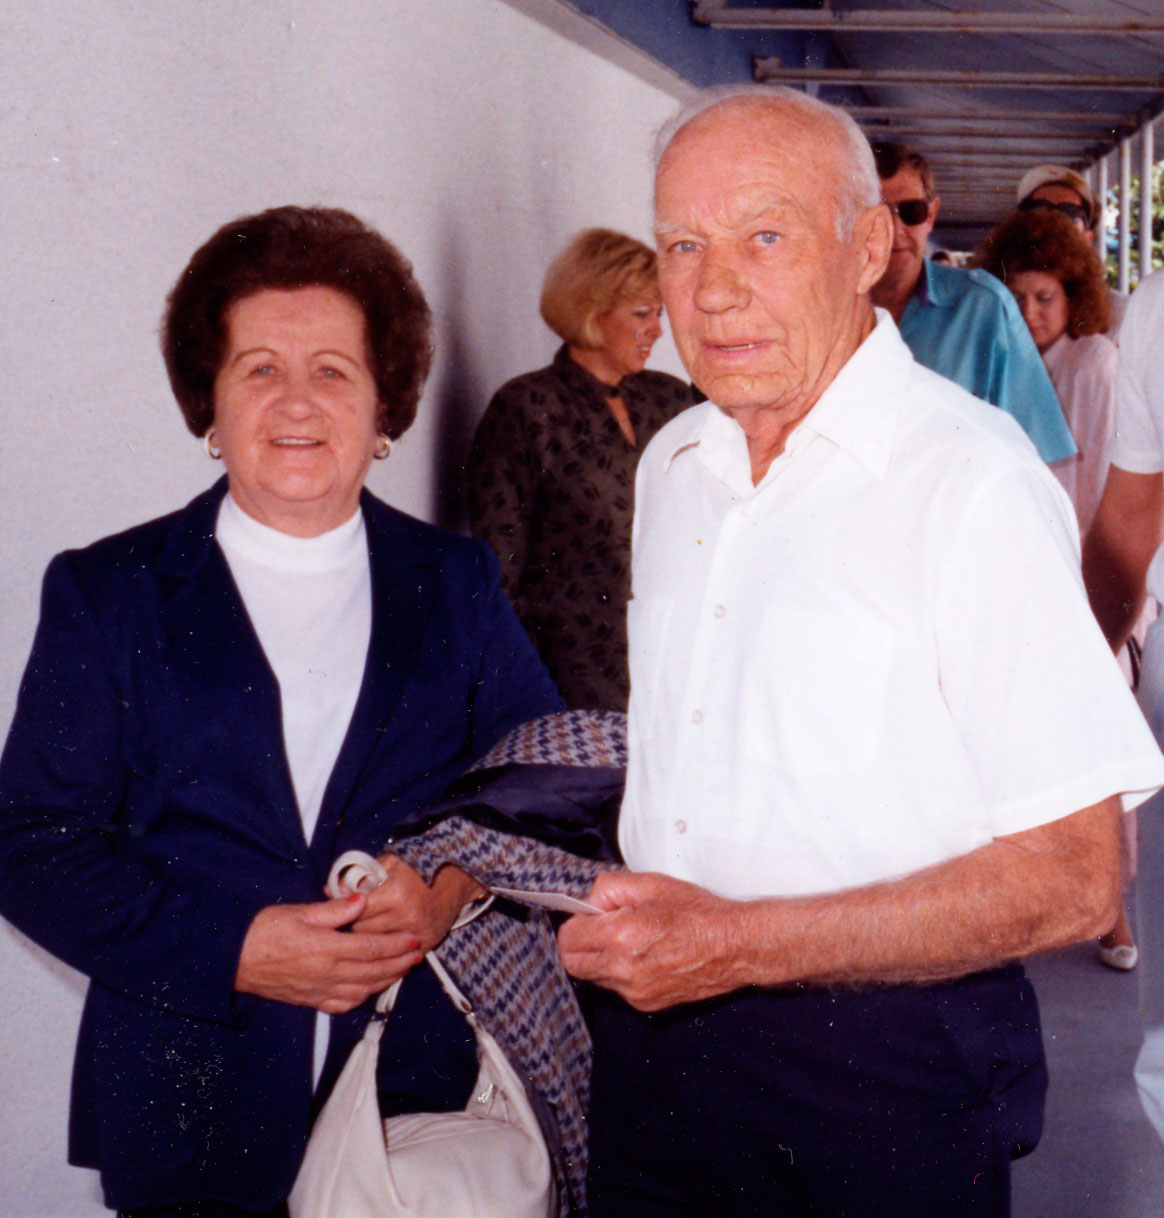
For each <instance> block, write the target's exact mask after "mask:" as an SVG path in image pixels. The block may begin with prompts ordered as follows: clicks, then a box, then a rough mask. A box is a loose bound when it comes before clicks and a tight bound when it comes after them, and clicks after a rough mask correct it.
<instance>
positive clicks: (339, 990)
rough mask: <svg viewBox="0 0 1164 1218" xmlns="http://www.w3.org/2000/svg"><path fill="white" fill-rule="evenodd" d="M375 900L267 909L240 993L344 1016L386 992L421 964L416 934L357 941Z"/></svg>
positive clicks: (248, 949)
mask: <svg viewBox="0 0 1164 1218" xmlns="http://www.w3.org/2000/svg"><path fill="white" fill-rule="evenodd" d="M368 900H369V899H368V897H366V896H363V895H361V894H356V895H354V896H350V897H341V898H340V899H338V900H334V901H320V902H318V903H316V904H312V905H268V906H267V908H266V909H261V910H260V911H259V912H258V913H257V914H256V915H255V919H254V921H253V922H252V923H251V925H250V929H249V930H248V931H247V935H246V938H245V939H244V940H243V946H242V952H241V953H240V954H239V962H238V972H237V973H236V974H235V982H234V988H235V989H236V990H238V991H239V992H240V993H242V994H257V995H258V996H259V997H260V998H271V999H274V1000H275V1001H277V1002H288V1003H291V1004H293V1005H295V1006H303V1007H314V1008H315V1009H316V1010H318V1011H324V1012H326V1013H327V1014H329V1015H339V1014H342V1013H343V1012H344V1011H350V1010H352V1008H353V1007H357V1006H359V1005H360V1003H361V1002H363V1001H364V999H366V998H367V997H369V995H371V994H378V993H379V992H380V991H381V990H384V989H387V987H388V986H389V985H391V984H392V982H393V981H395V980H396V979H397V978H399V977H403V976H404V974H405V973H407V972H408V971H409V969H411V968H412V967H413V966H414V965H416V964H418V963H419V962H420V960H421V958H422V957H421V940H420V938H419V937H418V936H417V935H416V934H415V933H414V932H412V931H410V930H395V931H389V932H388V933H380V934H362V935H353V934H347V933H345V932H344V930H343V928H344V927H347V926H351V925H352V924H353V923H355V922H356V920H357V919H358V918H360V917H361V916H362V915H363V914H364V912H365V910H366V907H367V905H368Z"/></svg>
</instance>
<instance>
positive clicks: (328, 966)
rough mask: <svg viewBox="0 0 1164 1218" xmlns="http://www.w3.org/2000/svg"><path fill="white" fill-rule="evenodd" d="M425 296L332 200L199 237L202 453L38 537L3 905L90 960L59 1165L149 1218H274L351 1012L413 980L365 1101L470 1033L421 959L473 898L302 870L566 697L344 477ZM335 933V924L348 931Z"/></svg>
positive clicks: (364, 463)
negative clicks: (156, 509) (166, 485)
mask: <svg viewBox="0 0 1164 1218" xmlns="http://www.w3.org/2000/svg"><path fill="white" fill-rule="evenodd" d="M429 328H430V322H429V311H428V307H427V305H426V304H425V301H424V297H423V296H422V294H421V292H420V289H419V288H418V287H417V285H416V283H415V281H414V280H413V277H412V274H411V271H410V269H409V267H408V264H407V263H406V262H405V261H404V259H403V258H402V257H401V256H400V254H399V253H398V252H397V251H396V250H395V249H394V248H393V246H391V245H390V244H389V243H388V242H387V241H385V240H384V238H383V237H381V236H380V235H379V234H378V233H376V232H374V231H372V230H371V229H369V228H367V227H366V226H365V225H363V224H362V223H361V222H360V221H359V220H357V219H356V218H355V217H354V216H351V215H349V214H348V213H346V212H342V211H333V210H303V209H299V208H292V207H284V208H278V209H275V210H272V211H268V212H264V213H262V214H260V215H255V216H248V217H244V218H242V219H240V220H237V221H235V222H233V223H231V224H228V225H226V226H225V227H223V228H222V229H220V230H219V231H218V232H217V233H216V234H215V235H214V236H213V237H212V238H211V239H210V240H209V241H208V242H207V243H206V244H205V245H204V246H203V247H202V248H201V249H200V250H198V252H197V253H196V254H195V255H194V257H193V259H192V260H191V262H190V264H189V266H188V267H187V268H186V269H185V270H184V271H183V273H182V275H181V276H180V277H179V279H178V282H177V284H176V286H175V288H174V290H173V292H172V293H171V296H170V299H169V305H168V309H167V312H166V315H165V320H164V327H163V336H162V342H163V348H164V354H165V358H166V365H167V369H168V371H169V375H170V381H171V384H172V386H173V389H174V393H175V395H176V397H177V399H178V403H179V405H180V407H181V410H182V413H183V415H184V417H185V419H186V423H187V425H188V427H189V428H190V430H191V431H192V432H193V433H194V434H195V435H196V436H200V437H203V439H204V441H205V446H206V451H207V453H208V454H209V456H210V457H211V458H213V459H214V460H215V461H221V462H222V464H223V467H224V469H225V472H226V476H225V477H224V478H222V479H220V480H219V481H218V482H217V483H216V484H215V485H214V486H212V487H211V488H210V489H209V490H208V491H206V492H205V493H203V494H201V495H199V496H198V497H197V498H196V499H195V500H194V501H193V502H191V503H190V504H188V505H187V506H186V507H185V508H182V509H181V510H179V511H177V512H174V513H172V514H171V515H168V516H164V517H162V518H161V519H159V520H154V521H151V522H150V523H148V524H143V525H140V526H138V527H137V528H133V529H130V530H129V531H128V532H126V533H122V534H120V535H118V536H115V537H109V538H106V539H105V540H103V541H99V542H97V543H96V544H94V545H92V546H89V547H88V548H87V549H83V550H76V551H70V552H67V553H64V554H61V555H59V556H58V557H57V558H55V559H54V560H53V562H52V563H51V565H50V566H49V569H48V573H47V575H46V577H45V584H44V597H43V602H42V610H41V619H40V625H39V628H38V631H37V635H36V639H35V642H34V645H33V652H32V658H31V660H30V661H29V665H28V669H27V672H26V675H25V679H24V683H23V685H22V688H21V692H20V697H19V702H18V705H17V710H16V716H15V720H14V723H13V726H12V729H11V733H10V736H9V738H8V743H7V746H6V748H5V751H4V755H3V759H2V761H0V911H2V912H3V913H4V915H5V916H6V917H8V918H9V919H10V920H11V921H12V922H13V923H14V924H15V925H16V926H18V927H19V928H20V929H22V930H23V931H24V932H25V933H26V934H28V935H29V936H31V937H32V938H33V939H35V940H36V941H37V942H38V943H40V944H41V945H43V946H44V947H45V948H47V949H48V950H49V951H51V952H53V953H54V954H55V955H57V956H59V957H60V958H61V959H62V960H65V961H66V962H68V963H69V964H70V965H72V966H73V967H75V968H77V969H80V970H81V971H82V972H84V973H86V974H88V976H89V977H90V979H91V980H90V986H89V992H88V996H87V999H86V1004H85V1012H84V1016H83V1020H82V1024H81V1030H80V1037H79V1043H78V1047H77V1054H76V1066H75V1077H74V1084H73V1106H72V1117H71V1130H70V1135H71V1140H70V1159H71V1161H72V1162H73V1163H76V1164H80V1165H84V1166H91V1167H97V1168H99V1169H100V1171H101V1176H102V1183H103V1186H104V1190H105V1198H106V1201H107V1203H108V1204H109V1205H110V1206H112V1207H115V1208H117V1209H118V1210H120V1211H122V1212H123V1213H129V1214H135V1213H138V1212H139V1211H140V1212H142V1213H146V1214H149V1215H153V1216H160V1215H177V1214H181V1215H190V1216H193V1215H198V1216H199V1218H206V1216H210V1215H213V1216H215V1218H220V1216H225V1215H237V1214H255V1213H258V1214H270V1215H281V1214H283V1213H285V1206H284V1200H285V1198H286V1197H287V1195H288V1191H289V1190H290V1188H291V1185H292V1182H293V1180H294V1178H295V1175H296V1171H297V1169H298V1165H299V1162H300V1159H301V1156H302V1153H303V1147H304V1143H305V1139H306V1137H307V1133H308V1129H309V1126H310V1124H311V1119H312V1114H313V1111H314V1110H315V1109H316V1108H317V1107H318V1104H319V1103H320V1101H321V1100H322V1098H323V1095H324V1094H325V1093H326V1091H327V1089H328V1087H329V1085H330V1082H331V1080H333V1079H334V1077H335V1075H336V1073H337V1072H338V1069H339V1066H340V1065H341V1064H342V1061H343V1059H344V1057H345V1056H346V1054H347V1052H348V1050H349V1048H350V1046H351V1045H352V1044H353V1043H354V1040H355V1038H356V1036H357V1035H358V1031H359V1028H360V1026H361V1024H362V1022H365V1021H366V1012H364V1013H361V1012H359V1011H357V1010H355V1009H354V1008H357V1007H359V1006H360V1004H362V1003H364V1002H365V1000H366V999H367V998H368V997H369V996H370V995H372V994H375V993H377V992H378V991H381V990H383V989H384V988H385V986H386V985H388V984H389V983H390V982H391V981H393V980H394V979H396V978H397V977H400V976H402V975H405V974H408V976H407V978H406V980H405V982H404V985H403V988H402V990H401V994H400V997H399V999H398V1002H397V1006H396V1010H395V1012H394V1014H393V1018H392V1020H391V1021H390V1026H389V1031H388V1032H387V1033H386V1036H385V1046H386V1052H385V1053H384V1054H382V1057H381V1073H380V1079H379V1082H380V1096H381V1106H382V1108H383V1109H384V1111H385V1112H386V1113H389V1114H391V1113H393V1112H401V1111H428V1110H442V1109H446V1110H447V1109H455V1108H458V1107H460V1106H462V1105H463V1104H464V1103H465V1101H466V1098H467V1096H468V1094H469V1092H470V1090H471V1088H472V1086H473V1082H474V1080H475V1077H476V1054H475V1046H474V1040H473V1036H472V1033H471V1032H470V1031H469V1029H468V1028H467V1026H466V1025H465V1023H464V1020H463V1019H461V1017H460V1015H459V1013H458V1012H456V1011H455V1010H454V1008H453V1007H452V1005H451V1003H450V1002H449V1001H448V999H447V998H446V997H445V995H444V993H443V991H441V990H440V988H439V985H438V984H437V982H436V980H435V978H433V977H432V975H431V974H430V973H429V972H428V970H417V971H416V972H414V973H413V972H411V971H410V970H411V969H412V967H413V966H414V965H415V964H416V963H417V962H418V961H419V960H420V954H421V953H422V952H423V951H425V950H427V949H429V948H431V947H433V946H434V945H435V944H437V943H438V942H439V941H440V940H441V939H442V938H443V937H444V936H445V934H446V932H447V931H448V929H449V927H450V925H451V924H452V922H453V920H454V918H455V917H456V915H457V913H458V911H459V910H460V909H461V907H462V905H463V904H464V903H465V902H466V900H468V899H470V898H471V897H473V896H474V895H476V893H477V892H478V891H479V890H478V889H477V888H476V885H475V884H474V883H473V882H472V881H471V880H469V878H468V877H467V876H466V875H465V874H464V873H463V872H461V871H459V870H457V869H456V868H454V867H444V868H442V869H441V870H440V871H439V872H438V873H437V874H436V876H435V877H434V878H433V879H432V882H431V884H428V883H425V882H424V881H423V880H421V879H420V877H419V876H418V874H417V873H416V872H414V871H412V870H411V869H410V868H409V867H407V866H406V865H405V864H404V863H403V862H401V861H399V860H398V859H395V858H393V857H390V856H384V861H385V862H386V863H387V865H388V867H389V881H388V882H387V883H386V884H384V885H383V886H382V887H381V888H379V889H377V890H376V891H375V892H374V893H372V894H371V895H354V896H350V897H347V898H343V899H337V900H325V899H323V891H324V884H325V879H326V877H327V873H328V869H329V865H330V863H331V861H332V860H333V858H335V857H336V856H337V855H338V854H339V853H341V852H343V851H345V850H348V849H350V848H356V849H362V850H365V851H370V852H371V853H373V854H376V853H378V852H379V851H380V850H381V849H382V848H383V845H384V843H385V841H386V840H387V839H388V838H389V835H390V834H391V833H392V831H393V827H394V825H396V824H397V823H398V822H399V821H400V820H401V819H402V818H404V817H407V816H409V815H410V814H412V813H415V812H416V810H417V809H419V808H421V807H422V806H423V805H426V804H429V803H431V802H432V801H433V800H435V799H436V798H437V797H438V796H439V795H440V794H441V793H442V791H443V790H444V789H445V787H446V786H447V785H448V783H449V782H450V781H451V780H452V779H453V778H454V777H456V776H457V775H459V774H460V773H461V772H462V771H463V770H464V769H465V768H466V766H467V765H468V764H469V763H470V762H471V761H472V760H473V759H474V758H475V757H477V756H479V755H480V754H482V753H484V752H485V751H486V750H488V749H489V748H490V747H491V746H492V745H493V744H494V742H495V741H497V740H498V738H499V737H501V736H502V735H503V734H504V733H506V732H507V731H508V730H509V729H511V728H512V727H513V726H514V725H515V724H518V723H521V722H523V721H525V720H528V719H530V718H531V717H533V716H537V715H541V714H543V713H546V712H549V711H554V710H556V709H557V708H558V707H559V706H560V701H559V698H558V695H557V693H556V691H555V690H554V688H553V685H552V683H551V682H550V680H549V678H548V676H547V675H546V672H545V669H544V667H543V666H542V664H541V663H540V661H539V660H538V658H537V655H536V653H535V652H534V650H533V648H532V647H531V646H530V644H529V641H528V639H527V638H526V636H525V634H524V633H523V631H522V629H521V626H520V624H519V622H518V620H517V618H516V617H515V616H514V614H513V611H512V609H511V608H510V606H509V604H508V602H507V601H506V598H505V596H504V594H503V593H502V591H501V589H500V585H499V580H498V572H497V564H496V561H495V559H494V558H493V555H492V553H491V552H490V551H489V548H488V547H487V546H486V545H484V544H483V543H481V542H474V541H469V540H465V539H461V538H458V537H455V536H452V535H450V534H447V533H445V532H442V531H440V530H438V529H436V528H433V527H430V526H428V525H425V524H421V523H420V522H418V521H416V520H412V519H410V518H409V517H407V516H404V515H402V514H401V513H399V512H396V511H394V510H393V509H391V508H389V507H387V506H386V505H385V504H383V503H381V502H379V501H378V500H377V499H375V498H373V497H372V496H371V495H370V494H369V493H368V492H367V491H366V490H364V489H363V488H364V480H365V478H366V476H367V473H368V470H369V467H370V465H371V462H372V461H373V460H374V459H377V458H383V457H387V456H388V452H389V449H390V448H391V444H392V440H393V439H394V438H395V437H397V436H399V435H400V434H401V433H402V432H403V431H404V430H405V429H406V428H407V427H408V425H409V424H410V423H411V421H412V419H413V417H414V414H415V412H416V406H417V402H418V399H419V396H420V390H421V385H422V383H423V380H424V378H425V375H426V373H427V370H428V366H429V358H430V356H429V352H430V347H429ZM349 932H350V933H349Z"/></svg>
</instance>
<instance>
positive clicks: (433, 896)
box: [352, 854, 485, 952]
mask: <svg viewBox="0 0 1164 1218" xmlns="http://www.w3.org/2000/svg"><path fill="white" fill-rule="evenodd" d="M378 861H379V863H380V865H381V866H382V867H383V868H384V870H385V871H386V872H387V873H388V878H387V879H386V880H385V881H384V883H382V884H381V885H380V886H379V887H378V888H374V889H373V890H372V891H371V892H370V893H368V898H367V899H368V904H367V907H366V908H365V910H364V912H363V913H362V914H361V915H360V916H359V917H358V918H357V919H356V920H355V921H354V922H353V924H352V930H353V932H354V933H355V934H358V935H385V934H390V933H404V934H408V935H410V936H412V937H413V938H415V940H416V941H417V942H418V943H419V944H420V950H421V951H422V952H427V951H431V950H432V949H433V948H434V947H436V946H437V944H438V943H440V942H441V941H442V940H443V939H444V937H445V935H447V934H448V933H449V930H450V928H451V927H452V925H453V923H454V922H455V921H456V920H457V916H458V914H460V912H461V910H462V908H463V907H464V906H465V905H467V904H468V903H469V902H470V901H473V900H475V899H476V898H477V897H480V896H483V895H484V892H485V890H484V889H483V888H482V887H481V886H480V885H479V884H478V883H477V882H476V880H474V879H473V878H472V877H471V876H468V875H466V874H465V873H464V872H463V871H461V870H460V869H459V868H457V867H452V866H445V867H442V868H441V869H440V871H438V872H437V874H436V876H435V877H434V878H433V882H432V884H431V885H430V884H426V883H425V882H424V880H422V879H421V877H420V875H419V874H418V873H417V872H416V871H414V870H413V869H412V868H411V867H409V865H408V864H407V863H405V862H402V861H401V860H400V859H399V858H397V857H396V855H394V854H382V855H381V856H380V858H379V860H378Z"/></svg>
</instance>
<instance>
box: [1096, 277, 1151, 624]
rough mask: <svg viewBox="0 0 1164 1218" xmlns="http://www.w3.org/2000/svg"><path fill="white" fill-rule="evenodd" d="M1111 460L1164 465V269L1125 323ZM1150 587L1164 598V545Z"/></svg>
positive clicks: (1138, 293)
mask: <svg viewBox="0 0 1164 1218" xmlns="http://www.w3.org/2000/svg"><path fill="white" fill-rule="evenodd" d="M1116 401H1117V405H1116V430H1115V435H1114V436H1113V437H1112V442H1111V448H1110V450H1109V451H1110V456H1111V463H1112V465H1118V466H1119V468H1120V469H1126V470H1127V471H1128V472H1129V473H1132V474H1158V473H1160V472H1161V470H1164V272H1157V273H1156V274H1154V275H1149V276H1148V278H1147V279H1145V280H1144V281H1143V283H1141V284H1140V286H1139V287H1138V288H1137V289H1136V290H1135V292H1133V293H1132V298H1131V300H1130V301H1129V302H1128V308H1127V312H1126V313H1125V314H1124V320H1123V323H1122V324H1121V325H1120V365H1119V374H1118V385H1117V391H1116ZM1147 583H1148V591H1149V592H1150V593H1151V594H1152V595H1153V596H1154V597H1155V598H1156V599H1157V600H1158V601H1161V602H1162V603H1164V547H1162V548H1161V549H1160V550H1157V552H1156V556H1155V558H1153V560H1152V565H1151V567H1149V569H1148V580H1147Z"/></svg>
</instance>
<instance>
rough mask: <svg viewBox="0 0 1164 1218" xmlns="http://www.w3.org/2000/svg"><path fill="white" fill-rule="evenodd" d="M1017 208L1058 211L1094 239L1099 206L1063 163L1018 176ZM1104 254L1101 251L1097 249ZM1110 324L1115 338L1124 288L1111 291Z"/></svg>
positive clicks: (1124, 305)
mask: <svg viewBox="0 0 1164 1218" xmlns="http://www.w3.org/2000/svg"><path fill="white" fill-rule="evenodd" d="M1015 203H1017V204H1018V209H1019V211H1037V210H1038V209H1039V208H1046V209H1047V210H1048V211H1057V212H1060V213H1062V214H1063V215H1064V216H1066V217H1067V219H1068V220H1070V221H1071V223H1072V224H1074V225H1075V227H1076V228H1077V229H1078V230H1079V231H1080V232H1081V233H1082V234H1083V235H1084V236H1085V237H1086V238H1087V239H1088V241H1092V242H1094V241H1095V239H1096V236H1097V234H1098V231H1099V207H1098V206H1097V204H1096V200H1095V195H1094V194H1093V193H1092V190H1091V187H1090V186H1089V185H1088V182H1087V179H1086V178H1085V177H1083V176H1082V175H1080V174H1078V173H1076V172H1075V170H1074V169H1068V168H1067V166H1066V165H1036V166H1035V167H1034V169H1028V170H1027V172H1026V173H1024V174H1023V176H1022V178H1021V179H1020V180H1019V184H1018V189H1017V190H1016V191H1015ZM1099 256H1100V257H1101V258H1102V257H1103V256H1104V251H1103V250H1100V251H1099ZM1111 307H1112V327H1111V330H1110V331H1109V332H1108V337H1109V338H1110V339H1112V341H1113V342H1114V341H1115V338H1116V334H1117V333H1118V332H1119V328H1120V323H1121V322H1122V321H1123V318H1124V310H1125V309H1126V308H1127V307H1128V296H1127V293H1126V292H1116V291H1113V292H1112V294H1111Z"/></svg>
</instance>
